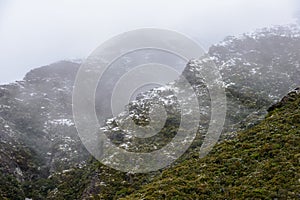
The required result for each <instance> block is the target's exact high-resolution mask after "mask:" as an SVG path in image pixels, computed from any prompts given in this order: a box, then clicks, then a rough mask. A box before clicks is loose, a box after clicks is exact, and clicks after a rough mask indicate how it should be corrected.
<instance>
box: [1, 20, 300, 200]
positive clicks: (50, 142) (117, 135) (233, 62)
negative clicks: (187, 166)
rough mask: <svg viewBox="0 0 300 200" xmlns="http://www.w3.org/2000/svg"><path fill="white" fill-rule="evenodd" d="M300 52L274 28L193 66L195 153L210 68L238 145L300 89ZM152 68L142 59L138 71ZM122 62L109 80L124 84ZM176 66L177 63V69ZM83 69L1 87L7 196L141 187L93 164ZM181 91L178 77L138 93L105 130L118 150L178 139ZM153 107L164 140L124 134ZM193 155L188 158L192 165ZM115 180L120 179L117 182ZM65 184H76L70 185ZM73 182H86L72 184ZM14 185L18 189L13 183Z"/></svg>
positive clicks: (47, 72)
mask: <svg viewBox="0 0 300 200" xmlns="http://www.w3.org/2000/svg"><path fill="white" fill-rule="evenodd" d="M299 47H300V30H299V28H298V27H295V26H286V27H273V28H268V29H262V30H258V31H256V32H253V33H249V34H244V35H242V36H239V37H227V38H226V39H225V40H224V41H223V42H221V43H219V44H216V45H214V46H212V47H211V48H210V50H209V52H208V54H207V55H206V56H205V57H203V58H200V59H197V60H191V61H190V62H189V63H188V64H187V65H186V68H185V69H184V71H183V76H184V77H185V78H186V79H187V80H188V81H189V82H190V84H191V85H192V87H193V89H194V91H195V92H196V94H197V98H198V100H199V102H200V105H201V107H200V112H201V120H200V124H199V130H198V135H197V137H196V140H195V141H194V143H193V144H192V148H191V149H192V150H190V151H188V152H189V153H191V152H193V151H197V148H199V146H200V144H201V143H202V139H203V136H204V134H205V132H206V130H207V127H208V123H209V120H210V115H211V105H210V103H211V102H210V97H209V90H208V89H207V87H206V84H205V80H204V79H203V77H202V76H201V70H202V69H203V66H205V65H209V64H211V62H214V63H215V65H216V66H217V67H218V69H219V70H220V73H221V75H222V77H223V81H224V83H223V86H224V89H225V91H226V96H227V117H226V123H225V127H224V130H223V135H222V138H223V139H230V138H235V133H236V132H237V131H239V130H242V129H246V128H249V127H252V126H254V125H255V124H257V123H258V122H259V121H261V120H262V119H263V118H264V116H265V114H266V113H267V109H268V108H269V107H270V106H271V105H272V104H274V103H275V102H277V101H278V100H280V99H281V98H282V97H283V96H284V95H285V94H286V93H288V91H290V90H292V89H294V88H296V87H297V86H298V85H300V48H299ZM136 56H137V57H138V55H136ZM149 56H150V57H151V56H152V57H154V56H153V55H151V54H149ZM156 59H157V60H158V61H160V60H161V58H156ZM146 61H147V59H146V58H143V59H141V62H138V63H137V64H141V63H143V62H146ZM118 62H119V64H117V66H123V65H124V66H125V67H123V68H120V70H118V68H115V69H113V70H112V71H110V72H109V75H111V76H114V72H116V77H118V76H119V75H120V74H122V72H125V71H126V69H127V68H126V65H128V62H129V61H128V60H126V59H124V60H122V61H118ZM177 64H178V62H177V61H176V62H175V61H174V65H177ZM178 65H180V63H179V64H178ZM177 67H178V66H177ZM78 68H79V64H78V63H74V62H69V61H62V62H58V63H54V64H51V65H49V66H45V67H41V68H38V69H35V70H32V71H30V72H29V73H28V74H27V75H26V76H25V78H24V80H23V81H19V82H16V83H13V84H9V85H4V86H1V87H0V143H1V146H0V150H1V151H0V159H1V163H0V173H1V176H3V177H6V179H3V180H4V181H2V182H0V189H1V190H0V191H1V193H0V197H3V198H4V197H7V198H12V199H18V198H19V199H24V198H25V196H26V197H36V198H41V199H43V198H46V197H48V198H50V197H51V198H52V199H59V198H70V197H72V198H84V197H89V196H90V195H96V194H98V193H102V194H103V195H102V196H105V195H107V196H105V197H106V198H112V196H111V195H114V194H115V193H117V192H118V191H121V190H122V189H124V188H126V187H128V186H130V185H135V187H136V188H137V187H138V186H137V185H138V183H141V182H140V181H137V180H136V178H137V177H139V176H134V177H131V176H130V175H126V174H124V173H120V172H116V171H114V170H111V169H109V168H107V167H105V166H103V165H101V164H99V163H97V162H89V163H87V160H88V158H89V154H88V153H87V151H86V150H85V148H84V147H83V146H82V145H81V142H80V139H79V137H78V135H77V132H76V128H75V125H74V122H73V117H72V89H73V84H74V80H75V76H76V72H77V70H78ZM122 70H123V71H122ZM116 77H115V78H114V79H116ZM114 79H112V78H111V77H106V78H104V82H106V86H107V87H108V88H109V87H110V86H111V85H113V84H114V83H113V80H114ZM106 80H107V81H106ZM181 84H182V81H181V79H180V78H179V79H178V80H175V81H174V82H173V83H170V84H168V85H166V86H164V87H159V88H155V89H152V90H150V91H148V92H144V93H141V94H139V95H138V97H137V99H136V100H134V101H132V102H131V103H130V104H129V105H128V107H129V110H130V112H129V114H128V113H121V114H120V115H119V116H118V117H116V118H112V119H109V120H107V122H106V125H105V126H104V127H103V130H105V131H106V134H107V136H108V137H110V139H112V141H113V142H114V143H115V144H116V145H118V146H120V147H121V148H124V149H126V150H131V151H138V152H141V151H142V152H149V151H153V150H155V149H160V148H161V147H163V146H164V145H165V144H167V143H168V142H169V141H170V140H171V139H172V138H173V137H174V135H175V134H176V131H177V128H178V124H179V123H180V120H179V118H178V115H179V114H180V110H179V108H178V105H179V104H178V103H179V102H178V99H177V98H176V96H175V95H174V93H173V91H174V90H177V91H179V92H180V88H181ZM107 92H109V91H108V90H107ZM183 92H184V91H183ZM108 94H109V93H108ZM102 95H103V94H102ZM100 100H101V95H100V97H99V96H98V97H97V99H96V101H97V102H99V103H105V102H106V100H104V101H103V102H100ZM180 103H182V104H185V103H187V102H180ZM153 104H161V105H163V106H165V107H166V108H167V111H168V118H167V123H166V124H165V126H164V128H163V129H162V130H161V132H160V133H159V134H158V135H157V136H154V137H151V138H150V139H149V138H148V139H137V138H135V137H132V133H130V131H122V130H121V129H120V127H118V125H117V123H116V122H121V123H124V122H126V120H131V119H133V120H134V121H135V123H137V124H139V125H146V124H147V123H149V111H150V112H151V106H152V105H153ZM275 107H276V106H275ZM96 109H97V108H96ZM99 112H100V113H102V114H104V115H103V116H101V117H102V118H103V117H104V118H107V117H109V116H105V114H106V112H103V111H102V110H100V111H99ZM189 153H188V155H186V156H184V157H183V158H182V159H184V158H188V157H189ZM115 174H117V175H118V177H114V175H115ZM149 176H150V177H152V174H150V175H149ZM149 176H141V177H139V178H140V180H144V182H143V183H145V182H147V180H149V179H151V178H149ZM7 177H9V179H7ZM63 179H66V180H68V181H69V183H70V184H69V185H66V184H65V182H64V180H63ZM72 179H74V180H78V181H79V182H80V183H75V181H73V182H72ZM9 180H11V181H9ZM41 180H43V181H41ZM104 180H105V181H104ZM115 180H117V181H119V182H120V183H116V181H115ZM123 181H124V182H123ZM8 182H11V183H13V184H11V185H8V184H6V183H8ZM38 184H42V185H43V189H37V188H39V187H37V185H38ZM72 184H76V187H77V189H74V188H73V189H72V187H73V186H74V187H75V185H72ZM77 184H78V185H77ZM116 185H118V186H116ZM136 188H135V189H136ZM108 190H109V192H108ZM5 191H6V192H5ZM67 191H68V192H67ZM126 192H128V191H126ZM71 193H73V195H71ZM104 194H105V195H104ZM1 195H2V196H1ZM68 195H70V196H68ZM23 197H24V198H23Z"/></svg>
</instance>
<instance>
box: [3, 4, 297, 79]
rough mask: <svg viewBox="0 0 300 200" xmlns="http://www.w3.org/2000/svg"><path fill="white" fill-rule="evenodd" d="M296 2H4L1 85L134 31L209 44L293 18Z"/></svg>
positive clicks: (81, 56) (86, 52) (83, 56)
mask: <svg viewBox="0 0 300 200" xmlns="http://www.w3.org/2000/svg"><path fill="white" fill-rule="evenodd" d="M297 4H299V3H297V0H184V1H182V0H105V1H104V0H26V1H25V0H0V70H1V73H0V83H7V82H12V81H14V80H21V79H22V78H23V76H24V75H25V73H26V72H28V71H29V70H30V69H33V68H36V67H39V66H42V65H47V64H50V63H52V62H56V61H58V60H62V59H74V58H85V57H87V56H88V55H89V53H90V52H92V51H93V50H94V49H95V48H96V47H97V46H98V45H99V44H101V42H103V41H105V40H107V39H108V38H110V37H111V36H113V35H116V34H118V33H121V32H124V31H128V30H131V29H137V28H143V27H156V28H166V29H172V30H176V31H179V32H183V33H185V34H187V35H189V36H190V37H192V38H194V39H195V40H197V41H198V42H199V43H200V44H202V45H203V46H204V47H205V48H207V47H209V45H210V44H212V43H216V42H218V41H220V40H222V39H223V38H224V37H225V36H227V35H233V34H239V33H243V32H247V31H251V30H253V29H256V28H261V27H265V26H270V25H276V24H287V23H291V22H294V19H293V16H294V13H295V11H296V10H297V8H298V7H297Z"/></svg>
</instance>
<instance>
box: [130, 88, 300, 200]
mask: <svg viewBox="0 0 300 200" xmlns="http://www.w3.org/2000/svg"><path fill="white" fill-rule="evenodd" d="M299 152H300V91H299V89H298V90H296V91H293V92H291V93H289V94H288V95H287V96H286V97H285V98H284V99H283V100H282V101H281V102H280V103H279V104H277V105H276V106H274V107H272V108H271V109H270V112H269V113H268V115H267V117H266V119H265V120H263V121H262V122H261V123H260V124H258V125H257V126H255V127H253V128H251V129H249V130H246V131H244V132H241V133H239V134H238V136H237V138H235V139H233V140H230V141H226V142H223V143H221V144H219V145H217V146H216V147H215V148H214V150H213V151H212V152H211V153H210V154H209V155H208V156H207V157H205V158H203V159H199V157H198V156H199V155H198V154H196V153H195V154H194V157H193V158H192V159H189V160H186V161H184V162H182V163H180V164H179V165H177V166H175V167H173V168H170V169H167V170H165V171H164V172H163V173H162V174H161V175H160V176H159V177H158V178H156V179H155V180H154V181H153V182H152V183H150V184H148V185H146V186H144V187H143V188H142V189H140V190H138V191H136V192H135V193H134V194H132V195H130V196H128V197H127V198H125V199H174V198H178V199H245V198H248V199H298V198H300V154H299Z"/></svg>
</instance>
